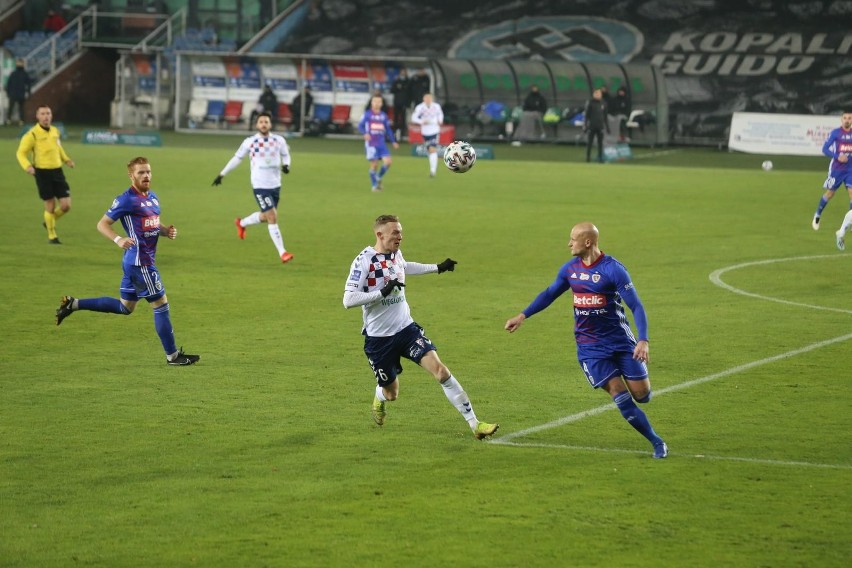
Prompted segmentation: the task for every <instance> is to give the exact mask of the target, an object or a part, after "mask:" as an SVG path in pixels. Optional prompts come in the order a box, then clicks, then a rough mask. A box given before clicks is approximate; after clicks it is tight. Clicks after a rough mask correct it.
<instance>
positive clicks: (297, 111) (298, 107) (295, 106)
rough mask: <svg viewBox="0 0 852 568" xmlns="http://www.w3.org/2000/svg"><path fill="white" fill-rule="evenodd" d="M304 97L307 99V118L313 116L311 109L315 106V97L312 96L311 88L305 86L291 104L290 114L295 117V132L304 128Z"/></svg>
mask: <svg viewBox="0 0 852 568" xmlns="http://www.w3.org/2000/svg"><path fill="white" fill-rule="evenodd" d="M302 95H304V99H305V103H304V104H305V117H306V118H307V117H308V116H310V115H311V107H312V106H313V105H314V96H313V95H312V94H311V88H310V87H308V86H307V85H305V88H304V89H303V90H302V92H301V93H299V94H298V95H296V98H294V99H293V102H292V103H291V104H290V113H291V114H292V115H293V130H295V131H298V130H301V128H302Z"/></svg>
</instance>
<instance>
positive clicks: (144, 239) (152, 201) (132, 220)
mask: <svg viewBox="0 0 852 568" xmlns="http://www.w3.org/2000/svg"><path fill="white" fill-rule="evenodd" d="M106 216H107V217H109V218H110V219H112V220H113V221H119V220H120V221H121V226H122V227H124V231H125V233H126V234H127V236H128V237H130V238H131V239H133V240H134V241H135V242H136V245H135V246H133V247H131V248H129V249H127V250H126V251H124V264H130V265H133V266H153V265H154V264H155V263H154V256H155V255H156V254H157V239H159V237H160V202H159V200H158V199H157V194H156V193H154V192H153V191H149V192H148V193H141V192H139V191H138V190H137V189H136V188H134V187H133V186H130V188H128V190H127V191H125V192H124V193H122V194H121V195H119V196H118V197H116V198H115V200H113V202H112V205H111V206H110V208H109V209H108V210H107V212H106Z"/></svg>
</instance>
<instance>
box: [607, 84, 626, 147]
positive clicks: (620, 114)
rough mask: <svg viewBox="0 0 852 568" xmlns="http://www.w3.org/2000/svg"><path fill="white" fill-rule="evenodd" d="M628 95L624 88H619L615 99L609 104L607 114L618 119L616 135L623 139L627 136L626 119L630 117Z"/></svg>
mask: <svg viewBox="0 0 852 568" xmlns="http://www.w3.org/2000/svg"><path fill="white" fill-rule="evenodd" d="M630 106H631V105H630V95H628V94H627V89H626V88H625V87H619V88H618V91H616V92H615V98H613V99H612V101H610V103H609V109H608V111H609V114H610V115H612V116H615V117H617V118H618V130H619V131H618V134H619V136H620V137H621V138H622V139H624V138H625V137H626V136H627V117H629V116H630Z"/></svg>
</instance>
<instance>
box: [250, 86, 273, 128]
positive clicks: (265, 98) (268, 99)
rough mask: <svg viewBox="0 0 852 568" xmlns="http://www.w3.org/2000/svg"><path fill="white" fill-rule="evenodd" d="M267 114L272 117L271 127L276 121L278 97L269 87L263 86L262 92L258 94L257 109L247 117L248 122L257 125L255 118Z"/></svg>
mask: <svg viewBox="0 0 852 568" xmlns="http://www.w3.org/2000/svg"><path fill="white" fill-rule="evenodd" d="M262 112H268V113H269V114H271V115H272V125H273V126H274V125H275V123H276V122H277V121H278V97H277V96H276V95H275V91H273V90H272V87H271V86H270V85H264V87H263V91H262V92H261V93H260V98H259V99H258V100H257V108H255V110H254V111H252V113H251V116H250V117H249V122H250V123H251V124H252V125H254V124H256V123H257V117H258V116H260V113H262Z"/></svg>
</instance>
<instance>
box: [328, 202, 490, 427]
mask: <svg viewBox="0 0 852 568" xmlns="http://www.w3.org/2000/svg"><path fill="white" fill-rule="evenodd" d="M373 231H374V233H375V235H376V244H375V245H374V246H372V247H367V248H365V249H364V250H363V251H361V254H359V255H358V256H357V257H356V258H355V260H354V261H353V262H352V267H351V268H350V270H349V277H348V279H347V280H346V285H345V287H344V292H343V306H344V307H346V308H347V309H348V308H354V307H355V306H361V309H362V312H363V317H364V326H363V329H362V331H361V333H362V335H364V353H365V354H366V355H367V360H368V361H369V362H370V367H372V369H373V373H374V374H375V375H376V382H377V383H378V384H377V385H376V395H375V398H374V399H373V406H372V413H373V420H374V421H375V422H376V424H378V425H379V426H382V425H383V424H384V423H385V417H386V415H387V411H386V410H385V405H386V402H387V401H390V400H396V399H397V397H398V396H399V379H398V375H399V374H400V373H402V365H401V358H402V357H405V358H406V359H408V360H410V361H414V362H415V363H417V364H418V365H420V366H421V367H423V368H424V369H425V370H426V371H428V372H429V373H431V374H432V376H434V377H435V379H437V381H438V382H439V383H440V384H441V386H442V387H443V390H444V395H446V397H447V399H448V400H449V401H450V402H451V403H452V405H453V406H455V407H456V409H457V410H458V411H459V413H461V415H462V417H463V418H464V419H465V420H466V421H467V423H468V424H469V425H470V429H471V430H472V431H473V435H474V437H475V438H476V439H477V440H482V439H484V438H487V437H489V436H491V435H492V434H493V433H494V432H496V431H497V428H499V425H497V424H488V423H486V422H480V421H479V420H477V418H476V414H475V413H474V412H473V407H472V406H471V404H470V400H469V399H468V397H467V394H466V393H465V392H464V389H463V388H462V386H461V385H460V384H459V382H458V381H457V380H456V378H455V377H454V376H453V375H452V373H451V372H450V370H449V369H448V368H447V366H446V365H444V364H443V363H442V362H441V359H440V358H439V357H438V352H437V347H435V345H434V344H433V343H432V342H431V341H430V340H429V338H428V337H426V335H425V334H424V332H423V328H422V327H420V326H419V325H417V323H416V322H415V321H414V320H413V319H412V318H411V310H410V309H409V307H408V302H407V301H406V299H405V275H406V273H407V274H409V275H411V276H415V275H418V274H430V273H434V272H437V273H438V274H440V273H442V272H446V271H448V270H449V271H452V270H453V269H454V268H455V265H456V264H457V263H456V261H454V260H452V259H450V258H448V259H446V260H445V261H444V262H442V263H440V264H420V263H418V262H406V261H405V259H404V258H403V256H402V251H400V250H399V245H400V242H402V225H401V224H400V222H399V217H397V216H396V215H382V216H380V217H379V218H378V219H376V222H375V224H374V225H373Z"/></svg>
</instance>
